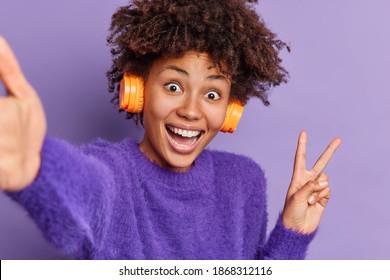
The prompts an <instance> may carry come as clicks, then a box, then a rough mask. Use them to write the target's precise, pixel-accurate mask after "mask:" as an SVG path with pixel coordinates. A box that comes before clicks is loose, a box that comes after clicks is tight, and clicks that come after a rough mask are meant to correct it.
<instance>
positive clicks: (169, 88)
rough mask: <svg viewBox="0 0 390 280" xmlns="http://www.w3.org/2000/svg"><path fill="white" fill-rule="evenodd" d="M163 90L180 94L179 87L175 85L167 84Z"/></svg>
mask: <svg viewBox="0 0 390 280" xmlns="http://www.w3.org/2000/svg"><path fill="white" fill-rule="evenodd" d="M165 88H166V89H167V90H169V91H171V92H180V87H179V86H178V85H177V84H176V83H168V84H166V85H165Z"/></svg>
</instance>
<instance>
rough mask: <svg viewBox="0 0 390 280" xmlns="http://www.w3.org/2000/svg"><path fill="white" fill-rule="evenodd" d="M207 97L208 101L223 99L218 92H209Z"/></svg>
mask: <svg viewBox="0 0 390 280" xmlns="http://www.w3.org/2000/svg"><path fill="white" fill-rule="evenodd" d="M205 96H206V98H207V99H210V100H218V99H220V98H221V96H220V95H219V93H218V92H216V91H209V92H208V93H206V94H205Z"/></svg>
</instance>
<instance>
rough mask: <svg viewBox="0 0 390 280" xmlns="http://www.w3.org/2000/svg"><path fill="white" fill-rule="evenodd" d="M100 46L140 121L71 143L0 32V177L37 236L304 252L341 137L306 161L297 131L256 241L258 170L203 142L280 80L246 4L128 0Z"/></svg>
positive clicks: (153, 248) (273, 45) (262, 212)
mask: <svg viewBox="0 0 390 280" xmlns="http://www.w3.org/2000/svg"><path fill="white" fill-rule="evenodd" d="M248 2H256V1H248ZM108 42H109V43H110V44H111V46H112V53H113V55H114V58H113V65H112V68H111V70H110V71H109V72H108V73H107V76H108V78H109V82H110V91H111V92H113V93H114V99H113V100H114V102H118V103H119V104H120V106H121V107H120V108H121V109H120V110H121V111H127V116H128V117H129V118H135V120H136V121H137V122H140V123H142V125H143V126H144V130H145V133H144V137H143V139H142V141H141V142H140V143H137V142H135V141H133V140H130V139H125V140H124V141H122V142H121V143H110V142H107V141H104V140H97V141H95V142H94V143H91V144H89V145H84V146H82V147H75V146H72V145H70V144H68V143H67V142H65V141H63V140H59V139H55V138H52V137H50V136H47V135H46V120H45V114H44V110H43V108H42V105H41V102H40V100H39V97H38V95H37V93H36V92H35V91H34V89H33V88H32V87H31V86H30V85H29V84H28V82H27V81H26V80H25V78H24V76H23V74H22V72H21V70H20V68H19V66H18V63H17V61H16V59H15V57H14V55H13V54H12V51H11V49H10V48H9V46H8V44H7V42H6V41H5V40H4V39H0V77H1V80H2V81H3V83H4V85H5V87H6V89H7V93H8V96H7V97H3V98H1V99H0V111H1V112H2V114H1V115H0V187H1V188H2V189H3V190H5V191H6V192H7V194H8V195H9V196H10V197H12V198H13V199H14V200H15V201H17V202H18V203H20V204H21V205H22V206H23V207H24V208H25V209H26V210H27V211H28V212H29V214H30V216H31V217H32V218H33V219H34V220H35V222H36V223H37V225H38V226H39V228H40V229H41V230H42V232H43V234H44V235H45V237H46V238H47V239H48V240H49V241H50V242H52V243H53V244H54V245H55V246H56V247H57V248H58V249H59V250H60V251H61V252H63V253H66V254H69V255H71V256H74V257H75V258H81V259H301V258H304V256H305V253H306V250H307V247H308V244H309V243H310V241H311V240H312V238H313V237H314V235H315V231H316V229H317V227H318V224H319V222H320V219H321V216H322V214H323V211H324V209H325V206H326V203H327V201H328V199H329V197H330V187H329V184H328V177H327V175H325V174H323V173H322V171H323V169H324V168H325V166H326V164H327V162H328V161H329V160H330V158H331V157H332V155H333V153H334V152H335V150H336V149H337V147H338V146H339V145H340V143H341V140H340V139H339V138H335V139H334V140H333V141H332V142H331V143H330V145H329V146H328V148H327V149H326V150H325V152H324V153H323V154H322V155H321V157H320V158H319V160H318V161H317V163H316V164H315V165H314V167H313V168H312V169H311V170H307V169H306V166H305V146H306V133H305V132H302V133H301V134H300V136H299V140H298V147H297V153H296V158H295V163H294V172H293V176H292V180H291V184H290V186H289V188H288V192H287V197H286V202H285V206H284V209H283V212H282V214H281V215H280V217H279V219H278V221H277V224H276V226H275V228H274V229H273V230H272V232H271V233H270V235H269V236H268V238H267V236H266V231H267V230H266V226H267V211H266V194H265V192H266V189H265V188H266V182H265V178H264V174H263V171H262V170H261V168H260V167H259V166H258V165H257V164H256V163H254V162H253V161H252V160H250V159H249V158H247V157H244V156H239V155H234V154H231V153H226V152H217V151H209V150H206V149H205V148H206V146H207V145H208V143H210V141H212V139H213V138H214V137H215V136H216V134H217V133H218V132H219V131H220V130H221V129H222V130H224V131H229V130H230V131H232V130H234V129H235V125H230V124H229V125H230V126H229V125H228V129H225V125H226V123H229V121H227V120H230V119H231V118H232V116H231V112H235V113H233V114H240V112H241V111H240V106H241V105H244V104H245V103H246V102H247V100H248V99H249V98H251V97H258V98H260V99H261V100H262V101H263V102H264V104H265V105H267V104H268V100H267V90H268V89H269V88H270V87H271V86H276V85H279V84H280V83H282V82H285V81H286V75H287V72H286V70H284V68H282V67H281V65H280V63H281V60H280V58H279V57H278V51H279V50H280V49H282V48H283V47H285V44H284V43H283V42H281V41H280V40H278V39H277V38H276V36H275V35H274V34H273V33H272V32H271V31H270V30H268V28H267V27H266V26H265V25H264V23H263V22H262V20H261V19H259V17H258V15H257V14H256V13H255V12H254V11H253V9H252V8H251V6H250V4H248V3H247V1H243V0H228V1H224V2H223V4H221V1H217V0H209V1H203V0H194V1H190V0H176V1H173V0H164V1H146V0H144V1H142V0H139V1H134V2H133V3H132V4H130V5H128V6H124V7H121V8H120V9H118V11H117V12H116V13H115V14H114V15H113V19H112V25H111V34H110V35H109V38H108ZM126 98H128V100H127V101H125V100H126ZM129 100H132V101H129ZM134 100H136V101H134ZM134 102H135V103H134ZM133 103H134V104H135V106H134V108H133V107H132V106H133V105H134V104H133ZM130 105H131V106H130ZM128 106H129V107H132V108H129V107H128ZM237 108H238V109H237ZM233 118H234V117H233ZM235 121H237V118H235Z"/></svg>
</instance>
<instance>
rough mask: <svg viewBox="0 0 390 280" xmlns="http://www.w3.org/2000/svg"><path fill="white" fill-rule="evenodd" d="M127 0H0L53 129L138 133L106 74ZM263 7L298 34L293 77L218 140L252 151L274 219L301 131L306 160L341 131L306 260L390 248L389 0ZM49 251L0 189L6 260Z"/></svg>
mask: <svg viewBox="0 0 390 280" xmlns="http://www.w3.org/2000/svg"><path fill="white" fill-rule="evenodd" d="M126 3H127V1H125V0H121V1H119V0H115V1H114V0H110V1H108V0H104V1H103V0H77V1H76V0H62V1H49V0H34V1H27V0H23V1H22V0H19V1H18V0H1V3H0V34H1V35H2V36H5V37H6V38H7V39H8V41H9V42H10V44H11V45H12V47H13V49H14V51H15V53H16V55H17V57H18V58H19V60H20V63H21V65H22V67H23V69H24V72H25V74H26V76H27V77H28V79H29V81H30V82H31V83H32V84H33V85H34V87H35V88H36V89H37V91H38V92H39V94H40V96H41V98H42V100H43V103H44V106H45V110H46V114H47V119H48V132H49V134H51V135H54V136H58V137H61V138H64V139H67V140H69V141H71V142H73V143H75V144H80V143H85V142H89V141H92V140H93V139H94V138H96V137H98V136H101V137H104V138H107V139H110V140H113V141H119V140H120V139H122V138H123V137H127V136H132V137H137V138H141V137H142V129H138V128H136V127H135V125H134V124H133V122H132V121H126V120H125V118H124V116H123V115H119V114H117V113H116V110H115V109H114V108H113V106H112V105H111V104H110V102H109V101H110V98H111V96H110V95H109V94H108V93H107V80H106V78H105V71H106V70H107V69H108V68H109V66H110V53H109V49H108V47H107V46H106V36H107V30H108V25H109V22H110V17H111V15H112V13H113V12H114V11H115V9H116V8H117V7H118V6H119V5H123V4H126ZM257 9H258V10H259V11H261V14H262V15H263V17H264V19H265V21H266V22H267V23H268V24H269V26H270V28H271V29H272V30H273V31H274V32H276V33H278V34H279V36H280V38H282V39H283V40H284V41H286V42H288V43H289V44H290V45H291V48H292V52H291V53H290V54H288V53H286V52H285V51H284V52H283V53H282V56H283V58H284V65H285V67H286V68H287V69H288V70H289V71H290V74H291V79H290V82H289V83H288V84H287V85H283V86H281V87H279V88H276V89H274V90H273V92H272V94H271V107H269V108H265V107H264V106H262V104H261V102H260V101H259V100H252V101H251V102H250V103H249V104H248V105H247V106H246V110H245V113H244V115H243V118H242V120H241V123H240V125H239V127H238V131H237V132H236V133H235V134H233V135H225V134H224V135H222V134H220V135H218V136H217V138H216V139H215V140H214V142H213V143H212V144H211V147H212V148H217V149H223V150H228V151H232V152H236V153H240V154H246V155H249V156H250V157H252V158H253V159H254V160H255V161H256V162H258V163H259V164H260V165H261V166H262V167H263V168H264V169H265V171H266V175H267V178H268V185H269V191H268V197H269V227H270V228H272V227H273V225H274V223H275V221H276V218H277V215H278V213H279V211H281V210H282V207H283V203H284V197H285V193H286V190H287V187H288V184H289V181H290V177H291V171H292V166H293V157H294V153H295V147H296V141H297V137H298V134H299V131H300V130H302V129H305V130H307V132H308V136H309V139H308V141H309V142H308V151H307V159H308V163H309V165H311V164H313V163H314V162H315V160H316V159H317V157H318V156H319V155H320V153H321V152H322V151H323V150H324V149H325V147H326V146H327V144H328V142H329V141H330V140H331V139H332V138H333V137H335V136H340V137H342V138H343V140H344V142H343V144H342V146H341V148H340V149H339V150H338V152H337V153H336V155H335V156H334V158H333V159H332V161H331V163H330V164H329V166H328V167H327V169H326V172H327V173H328V174H329V177H330V182H331V186H332V199H331V201H330V202H329V204H328V207H327V210H326V213H325V215H324V217H323V219H322V223H321V225H320V231H319V233H318V235H317V237H316V239H315V240H314V241H313V243H312V244H311V245H310V249H309V254H308V259H390V241H389V236H390V215H389V207H388V204H389V203H388V201H389V197H390V190H389V187H390V186H389V179H386V178H387V175H388V174H387V173H388V172H390V163H389V158H390V157H389V156H390V123H389V120H390V106H389V105H390V95H389V93H390V86H389V84H388V81H389V79H390V78H389V74H390V73H389V69H388V65H389V62H390V55H389V50H390V36H389V35H390V31H389V26H390V17H388V11H390V2H389V1H386V0H373V1H352V0H348V1H347V0H329V1H309V0H305V1H297V0H290V1H280V0H277V1H275V0H273V1H270V0H268V1H267V0H263V1H261V3H260V5H258V6H257ZM0 90H1V92H4V90H3V88H1V87H0ZM0 113H1V112H0ZM49 258H60V256H59V255H58V254H57V253H55V251H54V249H53V248H52V247H51V246H50V245H48V244H47V243H46V242H45V241H44V240H43V238H42V237H41V234H40V232H39V231H38V230H37V229H36V227H35V225H34V224H33V223H32V222H31V221H30V220H29V219H28V218H27V217H26V214H25V212H23V211H22V210H21V209H20V207H19V206H18V205H16V204H14V203H12V202H11V201H10V200H9V199H8V198H7V197H6V196H4V194H2V193H0V259H49Z"/></svg>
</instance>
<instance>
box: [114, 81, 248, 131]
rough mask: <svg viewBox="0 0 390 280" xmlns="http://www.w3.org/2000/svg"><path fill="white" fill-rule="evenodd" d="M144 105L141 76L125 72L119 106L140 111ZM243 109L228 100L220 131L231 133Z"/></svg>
mask: <svg viewBox="0 0 390 280" xmlns="http://www.w3.org/2000/svg"><path fill="white" fill-rule="evenodd" d="M143 106H144V82H143V80H142V78H140V77H138V76H133V75H127V74H125V75H124V76H123V79H122V80H121V83H120V90H119V108H120V109H122V110H125V111H127V112H131V113H141V112H142V110H143ZM243 111H244V106H243V105H242V104H241V102H240V101H238V100H232V101H230V102H229V105H228V108H227V111H226V116H225V121H224V122H223V125H222V128H221V131H222V132H230V133H233V132H234V131H235V130H236V127H237V125H238V122H239V121H240V118H241V116H242V113H243Z"/></svg>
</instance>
